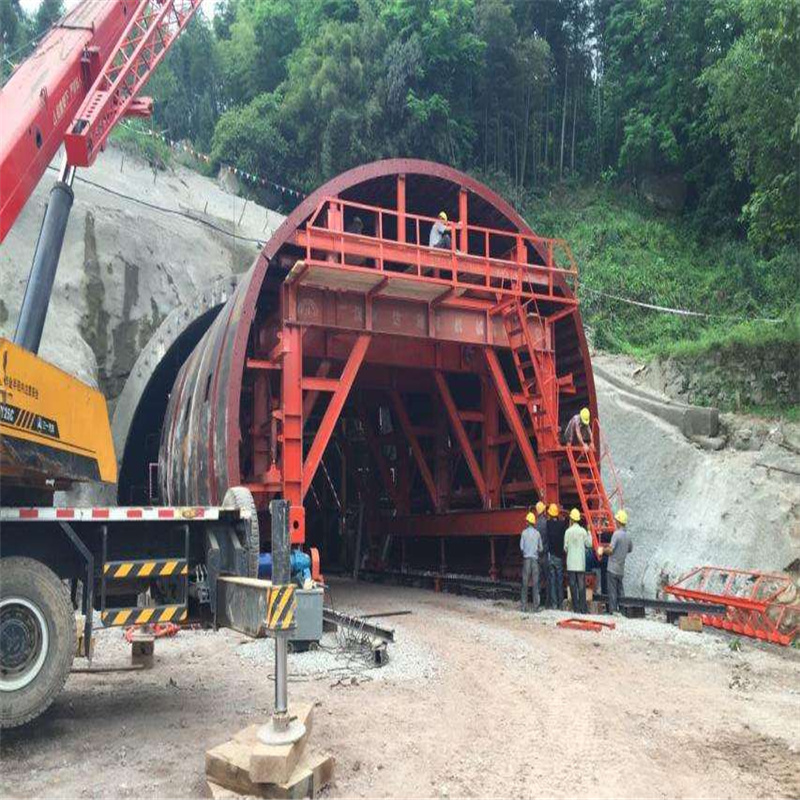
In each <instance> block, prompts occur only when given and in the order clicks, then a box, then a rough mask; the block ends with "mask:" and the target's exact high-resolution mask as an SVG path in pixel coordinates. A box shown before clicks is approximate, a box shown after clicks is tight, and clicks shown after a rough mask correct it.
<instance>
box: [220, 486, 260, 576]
mask: <svg viewBox="0 0 800 800" xmlns="http://www.w3.org/2000/svg"><path fill="white" fill-rule="evenodd" d="M222 505H223V507H225V508H239V509H245V510H247V511H249V512H250V534H249V535H248V536H247V537H246V538H245V540H244V541H242V547H244V549H245V550H246V551H247V567H248V575H247V577H248V578H257V577H258V556H259V554H260V552H261V533H260V531H259V528H258V512H257V511H256V502H255V500H253V495H252V494H251V493H250V490H249V489H246V488H245V487H244V486H232V487H231V488H230V489H228V491H227V492H225V497H224V498H223V500H222Z"/></svg>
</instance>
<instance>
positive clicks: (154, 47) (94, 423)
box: [0, 0, 202, 504]
mask: <svg viewBox="0 0 800 800" xmlns="http://www.w3.org/2000/svg"><path fill="white" fill-rule="evenodd" d="M201 2H202V0H82V1H81V2H80V3H78V5H76V6H75V8H73V9H72V10H71V11H70V12H69V13H68V14H66V15H65V16H64V17H63V18H62V19H60V20H59V21H58V23H57V24H55V25H54V26H53V27H52V28H51V29H50V30H49V31H48V33H47V34H46V35H45V36H44V37H43V38H42V40H41V41H40V42H39V43H38V45H37V46H36V48H35V50H34V51H33V53H32V54H31V55H30V56H29V57H28V58H27V59H26V60H25V61H24V62H23V63H22V64H21V65H20V66H19V67H18V68H17V69H16V70H15V71H14V72H13V73H12V75H11V77H10V78H9V80H8V82H7V83H6V84H5V86H3V87H2V89H0V119H2V120H3V124H2V126H1V129H2V138H0V241H3V240H4V239H5V237H6V235H7V234H8V232H9V231H10V230H11V228H12V226H13V225H14V222H15V220H16V219H17V217H18V216H19V214H20V212H21V211H22V209H23V207H24V206H25V204H26V203H27V202H28V200H29V199H30V196H31V194H32V193H33V190H34V189H35V188H36V186H37V184H38V183H39V181H40V180H41V178H42V176H43V175H44V172H45V170H46V169H47V168H48V166H49V164H50V162H51V161H52V160H53V159H54V158H55V156H56V154H57V153H58V150H59V148H60V147H61V146H62V144H63V145H64V150H65V156H64V160H63V164H62V166H61V169H60V172H59V176H58V180H57V181H56V182H55V184H54V186H53V188H52V189H51V191H50V196H49V198H48V203H47V207H46V209H45V213H44V218H43V221H42V226H41V230H40V233H39V238H38V240H37V243H36V249H35V252H34V256H33V263H32V265H31V269H30V274H29V277H28V282H27V285H26V288H25V295H24V298H23V301H22V307H21V309H20V314H19V318H18V320H17V327H16V331H15V333H14V341H13V343H12V342H9V341H7V340H5V339H0V434H2V435H0V473H2V477H3V481H2V483H3V487H2V489H3V502H4V503H7V502H9V499H10V498H13V499H11V502H13V503H14V504H18V503H20V502H30V501H32V500H40V499H42V498H43V497H46V496H47V495H48V494H49V495H50V496H52V491H53V490H54V489H57V488H64V487H66V486H69V485H70V483H72V482H73V481H76V480H100V481H103V482H108V483H114V482H115V481H116V459H115V458H114V452H113V444H112V440H111V429H110V425H109V422H108V412H107V409H106V405H105V400H104V399H103V397H102V395H101V394H100V393H99V392H97V391H95V390H94V389H92V388H91V387H89V386H86V385H85V384H83V383H81V382H80V381H78V380H76V379H75V378H73V377H72V376H70V375H67V374H66V373H64V372H62V371H61V370H58V369H56V368H55V367H54V366H52V365H51V364H48V363H47V362H45V361H43V360H42V359H40V358H39V357H38V356H37V355H36V354H37V353H38V351H39V345H40V343H41V338H42V330H43V329H44V323H45V318H46V316H47V309H48V306H49V304H50V296H51V294H52V290H53V281H54V280H55V274H56V270H57V268H58V261H59V257H60V254H61V248H62V245H63V241H64V234H65V231H66V228H67V223H68V220H69V214H70V210H71V208H72V203H73V200H74V194H73V190H72V185H73V181H74V178H75V170H76V169H77V168H81V167H89V166H91V164H92V163H93V162H94V160H95V159H96V158H97V156H98V155H99V154H100V152H101V151H102V150H103V148H104V146H105V143H106V141H107V140H108V137H109V134H110V133H111V131H112V130H113V129H114V126H115V125H116V124H117V123H118V122H119V121H120V120H122V119H123V118H124V117H127V116H137V117H146V116H149V115H150V114H151V113H152V110H153V102H152V100H151V99H150V98H147V97H142V96H141V95H140V92H141V90H142V88H143V87H144V85H145V84H146V83H147V81H148V79H149V78H150V76H151V75H152V74H153V70H155V69H156V68H157V67H158V65H159V63H160V62H161V60H162V59H163V58H164V56H165V55H166V54H167V52H168V50H169V48H170V47H171V46H172V44H173V43H174V42H175V40H176V39H177V37H178V36H179V35H180V34H181V32H182V31H183V30H184V29H185V28H186V25H187V24H188V23H189V21H190V20H191V18H192V17H193V15H194V14H195V12H196V11H197V9H198V8H199V6H200V4H201Z"/></svg>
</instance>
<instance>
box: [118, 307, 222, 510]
mask: <svg viewBox="0 0 800 800" xmlns="http://www.w3.org/2000/svg"><path fill="white" fill-rule="evenodd" d="M220 308H221V306H216V307H214V308H211V309H209V310H207V311H205V312H204V313H202V314H201V315H200V316H198V317H197V318H196V319H193V320H191V321H190V322H189V324H188V325H187V326H186V328H185V329H184V330H183V331H182V332H181V333H180V334H179V335H178V336H177V338H176V339H175V341H174V342H173V343H172V345H171V346H170V347H169V348H168V350H167V352H166V353H165V355H164V357H163V358H162V359H161V360H159V361H158V362H157V363H156V364H155V367H154V368H153V370H152V373H151V374H150V376H149V378H148V379H147V382H146V385H145V387H144V389H143V391H142V392H141V394H140V395H139V397H138V402H137V404H136V409H135V411H134V414H133V418H132V419H131V421H130V425H129V427H128V430H127V436H126V437H125V446H124V448H123V450H122V454H121V456H120V460H119V477H118V480H117V502H119V503H120V504H121V505H152V504H156V503H158V501H159V490H158V475H157V469H156V468H157V465H158V448H159V444H160V441H161V430H162V426H163V422H164V417H165V415H166V411H167V403H168V401H169V395H170V392H171V391H172V386H173V384H174V383H175V378H176V376H177V374H178V372H179V370H180V368H181V367H182V366H183V364H184V363H185V361H186V359H187V358H188V357H189V354H190V353H191V352H192V351H193V350H194V348H195V347H196V346H197V343H198V342H199V341H200V339H202V337H203V334H205V332H206V331H207V330H208V329H209V327H210V326H211V323H212V322H213V321H214V318H215V317H216V316H217V314H218V313H219V310H220Z"/></svg>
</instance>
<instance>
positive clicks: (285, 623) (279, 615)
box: [267, 584, 297, 631]
mask: <svg viewBox="0 0 800 800" xmlns="http://www.w3.org/2000/svg"><path fill="white" fill-rule="evenodd" d="M296 611H297V598H296V597H295V595H294V586H292V585H291V584H290V585H288V586H273V587H272V588H271V589H270V593H269V605H268V608H267V628H268V629H269V630H271V631H286V630H289V629H290V628H293V627H294V615H295V612H296Z"/></svg>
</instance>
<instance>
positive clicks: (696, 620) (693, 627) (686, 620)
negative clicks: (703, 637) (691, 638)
mask: <svg viewBox="0 0 800 800" xmlns="http://www.w3.org/2000/svg"><path fill="white" fill-rule="evenodd" d="M678 627H679V628H680V629H681V630H682V631H691V632H692V633H701V632H702V630H703V620H702V619H700V617H689V616H686V617H681V618H680V619H679V620H678Z"/></svg>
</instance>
